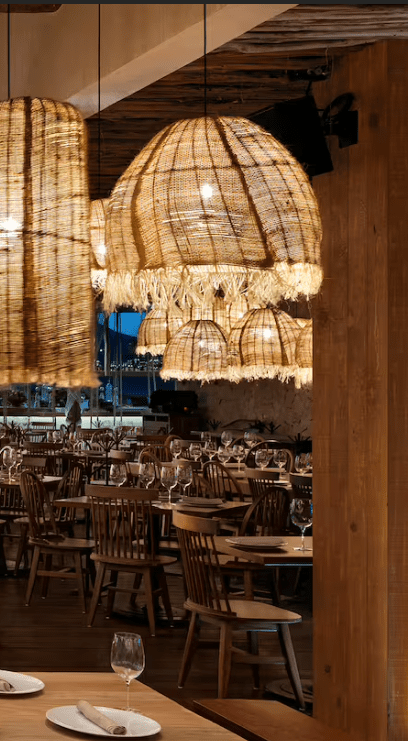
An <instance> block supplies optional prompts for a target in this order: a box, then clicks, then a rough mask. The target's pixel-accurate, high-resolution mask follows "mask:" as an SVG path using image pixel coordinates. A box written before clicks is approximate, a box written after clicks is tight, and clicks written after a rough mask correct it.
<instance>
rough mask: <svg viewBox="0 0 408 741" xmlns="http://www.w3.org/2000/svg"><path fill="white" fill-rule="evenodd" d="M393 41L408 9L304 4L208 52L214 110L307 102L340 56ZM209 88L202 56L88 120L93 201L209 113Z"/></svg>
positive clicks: (407, 26)
mask: <svg viewBox="0 0 408 741" xmlns="http://www.w3.org/2000/svg"><path fill="white" fill-rule="evenodd" d="M389 38H408V5H405V4H404V5H379V4H378V5H368V4H363V5H326V4H321V5H298V6H296V7H295V8H292V9H291V10H288V11H286V12H285V13H282V14H281V15H280V16H277V17H276V18H273V19H272V20H271V21H267V22H266V23H262V24H261V25H259V26H257V27H256V28H254V29H252V30H251V31H248V32H247V33H244V34H243V35H242V36H240V37H238V38H236V39H234V40H232V41H230V42H228V43H227V44H224V45H223V46H222V47H219V48H218V49H216V50H215V51H213V52H211V53H209V54H208V55H207V111H208V113H209V114H217V115H238V116H250V115H251V114H253V113H255V112H256V111H259V110H261V109H263V108H266V107H268V106H272V105H274V104H275V103H277V102H282V101H285V100H291V99H294V98H299V97H302V96H304V95H305V93H306V91H307V90H309V92H310V90H311V91H312V92H313V87H314V86H315V85H318V84H319V80H323V79H327V77H328V76H329V75H330V70H331V67H332V64H333V61H334V60H335V59H336V57H338V56H339V55H344V54H346V53H349V52H350V51H354V50H357V49H361V48H362V46H364V45H366V44H372V43H375V42H377V41H381V40H384V39H389ZM203 83H204V64H203V58H201V59H198V60H196V61H194V62H192V63H191V64H188V65H187V66H186V67H183V68H182V69H179V70H177V71H176V72H173V73H171V74H170V75H167V76H166V77H163V78H162V79H160V80H158V81H156V82H155V83H153V84H152V85H149V86H148V87H146V88H144V89H143V90H139V91H137V92H135V93H134V94H132V95H129V96H128V97H127V98H124V99H123V100H121V101H118V102H117V103H115V104H114V105H112V106H110V107H109V108H106V109H105V110H103V111H102V112H101V114H100V119H99V121H98V115H95V116H93V117H91V118H89V119H88V121H87V124H88V130H89V161H90V189H91V198H92V199H94V198H99V197H101V198H104V197H107V196H109V194H110V192H111V190H112V188H113V187H114V185H115V183H116V181H117V179H118V178H119V177H120V175H121V174H122V172H123V171H124V170H125V169H126V167H127V166H128V165H129V164H130V162H131V161H132V160H133V158H134V157H135V156H136V155H137V154H138V153H139V152H140V150H141V149H142V147H143V146H144V145H145V144H146V143H147V142H148V141H149V140H150V139H151V138H152V137H153V136H154V135H155V134H156V133H157V132H158V131H160V130H161V129H162V128H163V127H164V126H166V125H168V124H170V123H172V122H173V121H176V120H177V119H181V118H194V117H196V116H201V115H203V112H204V84H203ZM310 83H312V84H311V85H310ZM345 92H346V91H345ZM99 132H100V135H99Z"/></svg>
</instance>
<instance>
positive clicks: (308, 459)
mask: <svg viewBox="0 0 408 741" xmlns="http://www.w3.org/2000/svg"><path fill="white" fill-rule="evenodd" d="M306 472H307V473H313V456H312V454H311V453H307V454H306Z"/></svg>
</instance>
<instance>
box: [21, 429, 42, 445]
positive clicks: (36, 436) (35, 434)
mask: <svg viewBox="0 0 408 741" xmlns="http://www.w3.org/2000/svg"><path fill="white" fill-rule="evenodd" d="M24 440H25V441H26V442H27V443H29V442H32V443H45V442H47V431H46V430H43V431H41V430H26V431H25V433H24Z"/></svg>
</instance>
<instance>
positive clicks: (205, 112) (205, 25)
mask: <svg viewBox="0 0 408 741" xmlns="http://www.w3.org/2000/svg"><path fill="white" fill-rule="evenodd" d="M204 116H205V117H206V116H207V5H206V3H204Z"/></svg>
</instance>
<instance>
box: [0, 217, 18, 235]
mask: <svg viewBox="0 0 408 741" xmlns="http://www.w3.org/2000/svg"><path fill="white" fill-rule="evenodd" d="M0 230H1V231H3V232H8V233H9V235H12V234H16V232H18V231H21V224H20V223H19V222H18V221H16V219H13V217H12V216H9V217H8V218H7V219H4V220H3V221H0Z"/></svg>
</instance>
